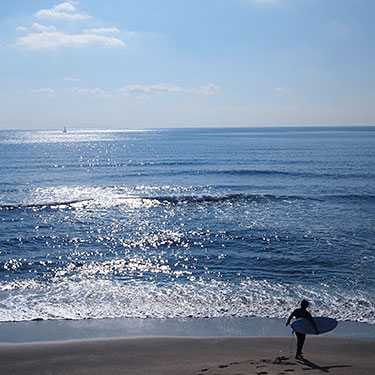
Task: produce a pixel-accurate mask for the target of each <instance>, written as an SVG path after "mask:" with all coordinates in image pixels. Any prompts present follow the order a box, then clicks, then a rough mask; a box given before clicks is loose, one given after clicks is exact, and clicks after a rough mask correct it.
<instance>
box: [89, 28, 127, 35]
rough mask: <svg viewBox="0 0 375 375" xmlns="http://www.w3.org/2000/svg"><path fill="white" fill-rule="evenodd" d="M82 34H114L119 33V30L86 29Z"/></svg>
mask: <svg viewBox="0 0 375 375" xmlns="http://www.w3.org/2000/svg"><path fill="white" fill-rule="evenodd" d="M84 32H85V33H90V34H91V33H93V34H115V33H119V32H120V30H119V29H118V28H117V27H99V28H97V29H86V30H84Z"/></svg>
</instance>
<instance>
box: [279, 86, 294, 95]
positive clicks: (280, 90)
mask: <svg viewBox="0 0 375 375" xmlns="http://www.w3.org/2000/svg"><path fill="white" fill-rule="evenodd" d="M275 91H276V92H279V93H284V94H285V93H288V92H292V91H293V90H292V89H288V88H286V87H276V88H275Z"/></svg>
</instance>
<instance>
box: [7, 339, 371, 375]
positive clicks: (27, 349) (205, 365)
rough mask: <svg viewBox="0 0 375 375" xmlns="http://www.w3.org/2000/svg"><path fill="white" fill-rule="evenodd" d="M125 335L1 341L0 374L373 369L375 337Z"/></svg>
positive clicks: (203, 374)
mask: <svg viewBox="0 0 375 375" xmlns="http://www.w3.org/2000/svg"><path fill="white" fill-rule="evenodd" d="M294 350H295V339H292V338H284V337H222V338H175V337H174V338H172V337H152V338H127V339H105V340H77V341H63V342H44V343H23V344H0V363H1V366H0V374H1V375H3V374H4V375H5V374H7V375H8V374H9V375H10V374H12V375H17V374H25V375H26V374H27V375H33V374H90V375H92V374H98V375H104V374H106V375H112V374H113V375H116V374H121V375H125V374H129V375H138V374H139V375H140V374H142V375H145V374H150V375H151V374H153V375H168V374H173V375H185V374H186V375H187V374H189V375H214V374H215V375H242V374H243V375H245V374H258V375H265V374H278V375H281V374H309V375H312V374H323V373H329V374H340V375H341V374H342V375H345V374H351V375H356V374H372V373H375V356H374V353H375V341H374V340H358V339H342V338H330V337H313V336H312V337H308V338H307V340H306V344H305V347H304V353H305V360H304V361H300V360H295V359H294Z"/></svg>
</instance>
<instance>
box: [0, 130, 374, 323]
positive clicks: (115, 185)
mask: <svg viewBox="0 0 375 375" xmlns="http://www.w3.org/2000/svg"><path fill="white" fill-rule="evenodd" d="M374 166H375V128H374V127H330V128H328V127H326V128H305V127H303V128H302V127H301V128H295V127H290V128H289V127H285V128H215V129H208V128H201V129H154V130H152V129H151V130H122V131H120V130H117V131H112V130H69V129H68V132H67V133H63V132H62V131H0V320H1V321H28V320H33V319H87V318H93V319H99V318H133V319H134V318H157V319H160V318H161V319H163V318H188V317H193V318H200V317H211V318H227V317H272V318H281V317H282V318H285V317H286V316H288V314H289V313H290V311H291V310H292V309H293V308H295V307H296V305H297V304H298V303H299V301H300V300H301V299H302V298H306V299H308V300H309V301H311V306H310V307H311V310H312V311H313V313H314V315H325V316H330V317H334V318H336V319H338V320H349V321H357V322H367V323H372V324H374V323H375V314H374V310H375V274H374V269H375V171H374Z"/></svg>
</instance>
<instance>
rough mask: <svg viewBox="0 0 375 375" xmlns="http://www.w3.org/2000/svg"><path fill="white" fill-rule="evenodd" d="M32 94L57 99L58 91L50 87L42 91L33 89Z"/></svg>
mask: <svg viewBox="0 0 375 375" xmlns="http://www.w3.org/2000/svg"><path fill="white" fill-rule="evenodd" d="M31 92H32V93H33V94H45V95H47V96H49V97H50V98H55V97H56V91H55V90H54V89H52V88H50V87H45V88H41V89H31Z"/></svg>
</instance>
